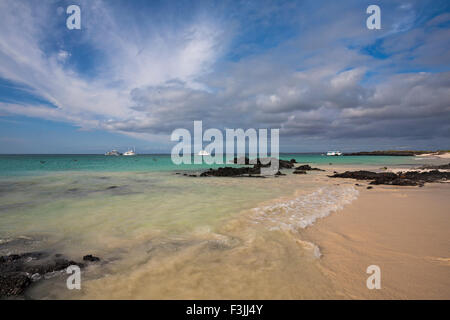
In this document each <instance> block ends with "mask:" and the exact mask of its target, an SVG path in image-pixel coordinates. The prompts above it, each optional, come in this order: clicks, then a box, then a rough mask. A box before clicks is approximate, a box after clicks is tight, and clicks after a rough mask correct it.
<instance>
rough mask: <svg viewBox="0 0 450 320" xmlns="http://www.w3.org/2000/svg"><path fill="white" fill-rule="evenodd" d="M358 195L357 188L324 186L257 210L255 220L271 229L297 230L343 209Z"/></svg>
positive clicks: (254, 211) (255, 210)
mask: <svg viewBox="0 0 450 320" xmlns="http://www.w3.org/2000/svg"><path fill="white" fill-rule="evenodd" d="M358 194H359V192H358V190H356V188H355V187H353V186H327V187H321V188H319V189H318V190H316V191H315V192H313V193H310V194H306V195H302V196H299V197H296V198H294V199H291V200H286V201H281V202H278V203H275V204H273V205H267V206H262V207H258V208H254V209H252V210H253V213H254V214H253V216H252V218H253V219H254V222H256V223H261V224H263V225H265V226H267V228H268V229H269V230H291V231H295V230H297V229H299V228H302V229H303V228H306V227H307V226H309V225H311V224H313V223H314V222H315V221H316V220H317V219H319V218H324V217H326V216H328V215H330V214H331V213H332V212H335V211H338V210H340V209H342V208H343V207H344V206H345V205H346V204H349V203H351V202H352V201H353V200H355V199H356V198H357V197H358Z"/></svg>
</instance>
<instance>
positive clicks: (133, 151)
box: [123, 148, 136, 156]
mask: <svg viewBox="0 0 450 320" xmlns="http://www.w3.org/2000/svg"><path fill="white" fill-rule="evenodd" d="M123 155H124V156H135V155H136V150H135V149H134V148H133V150H131V149H130V150H128V151H126V152H124V153H123Z"/></svg>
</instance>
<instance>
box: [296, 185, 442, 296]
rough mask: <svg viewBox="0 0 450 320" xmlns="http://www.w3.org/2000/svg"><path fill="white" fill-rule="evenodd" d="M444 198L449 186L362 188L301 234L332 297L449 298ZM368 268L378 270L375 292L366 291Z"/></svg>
mask: <svg viewBox="0 0 450 320" xmlns="http://www.w3.org/2000/svg"><path fill="white" fill-rule="evenodd" d="M449 194H450V185H449V184H427V185H426V186H425V187H423V188H417V187H390V186H376V187H374V189H370V190H367V189H366V188H365V187H361V188H360V196H359V198H358V199H357V200H355V201H354V202H353V203H352V204H350V205H348V206H346V207H345V208H344V209H343V210H341V211H340V212H338V213H336V214H333V215H331V216H330V217H327V218H326V219H322V220H320V221H318V222H317V223H316V224H315V225H314V226H312V227H310V228H308V229H306V230H305V231H304V233H303V236H304V237H305V238H306V239H308V240H309V241H311V242H314V243H315V244H317V245H318V246H319V247H320V250H321V252H322V254H323V256H322V258H321V267H322V268H323V271H324V272H325V273H326V274H327V276H328V277H329V278H330V279H332V281H333V282H334V283H335V288H337V290H338V291H337V292H336V298H344V299H346V298H351V299H450V239H449V237H448V231H449V230H450V219H449V210H448V208H449V206H450V198H449ZM369 265H378V266H379V267H380V269H381V289H380V290H369V289H367V287H366V279H367V278H368V277H369V276H370V275H369V274H366V268H367V267H368V266H369Z"/></svg>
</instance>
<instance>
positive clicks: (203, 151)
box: [198, 150, 210, 156]
mask: <svg viewBox="0 0 450 320" xmlns="http://www.w3.org/2000/svg"><path fill="white" fill-rule="evenodd" d="M198 155H199V156H209V155H210V154H209V152H208V151H205V150H200V152H199V153H198Z"/></svg>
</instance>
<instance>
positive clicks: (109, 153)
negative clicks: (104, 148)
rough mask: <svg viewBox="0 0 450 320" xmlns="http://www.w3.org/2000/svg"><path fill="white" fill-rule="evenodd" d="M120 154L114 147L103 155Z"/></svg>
mask: <svg viewBox="0 0 450 320" xmlns="http://www.w3.org/2000/svg"><path fill="white" fill-rule="evenodd" d="M120 155H122V154H121V153H120V152H119V151H117V150H115V149H113V150H111V151H108V152H106V153H105V156H120Z"/></svg>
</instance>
